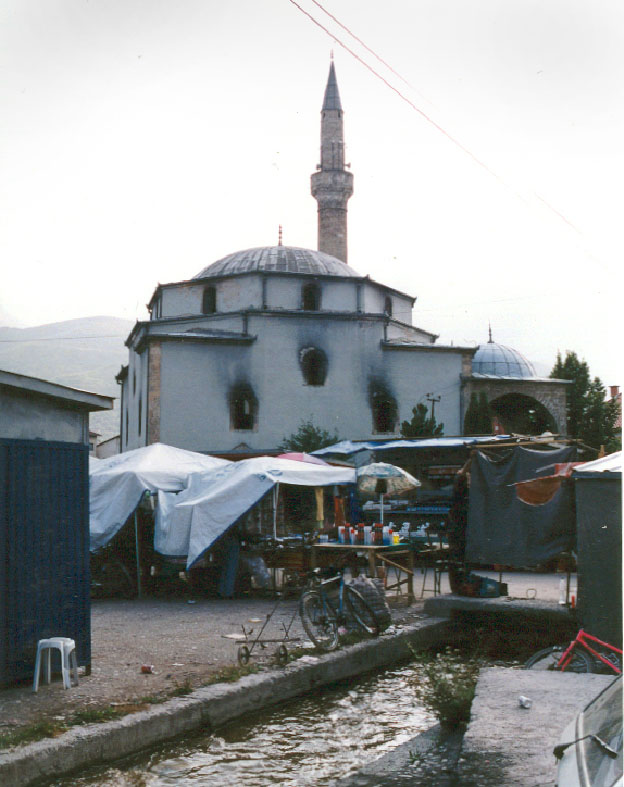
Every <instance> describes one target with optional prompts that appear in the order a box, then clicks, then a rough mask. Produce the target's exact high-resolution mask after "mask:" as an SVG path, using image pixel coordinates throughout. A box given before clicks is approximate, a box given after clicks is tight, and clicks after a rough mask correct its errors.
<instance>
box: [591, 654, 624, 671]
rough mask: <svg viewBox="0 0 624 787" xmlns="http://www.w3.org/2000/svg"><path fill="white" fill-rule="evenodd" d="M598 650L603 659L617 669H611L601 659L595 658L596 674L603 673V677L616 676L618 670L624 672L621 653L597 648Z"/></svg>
mask: <svg viewBox="0 0 624 787" xmlns="http://www.w3.org/2000/svg"><path fill="white" fill-rule="evenodd" d="M597 650H600V655H601V656H602V658H603V659H606V660H607V661H608V662H609V663H610V664H613V666H614V667H615V668H616V669H611V668H610V667H609V666H608V665H607V664H604V663H603V662H602V661H600V659H597V658H595V657H594V672H601V673H602V674H603V675H616V674H617V671H618V670H619V671H620V672H622V657H621V656H620V654H619V653H613V651H611V650H606V649H605V648H599V649H598V648H597Z"/></svg>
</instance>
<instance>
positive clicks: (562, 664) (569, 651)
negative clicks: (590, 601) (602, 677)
mask: <svg viewBox="0 0 624 787" xmlns="http://www.w3.org/2000/svg"><path fill="white" fill-rule="evenodd" d="M587 640H591V641H592V642H596V643H597V644H598V645H601V646H602V647H603V648H607V650H611V651H613V652H614V653H619V654H620V656H621V655H622V651H621V650H620V649H619V648H616V647H615V646H614V645H610V644H609V643H608V642H603V640H601V639H598V637H594V636H592V635H591V634H588V633H587V632H586V631H584V630H583V629H579V631H578V634H577V635H576V637H575V638H574V639H573V640H572V642H570V644H569V645H568V647H567V648H566V649H565V650H564V651H563V653H562V654H561V658H560V659H559V661H558V662H557V669H560V670H561V671H562V672H563V671H564V670H565V668H566V667H567V666H568V665H569V664H570V662H571V661H572V656H573V653H574V648H575V647H576V646H577V645H581V646H582V647H583V648H585V650H587V651H589V652H590V653H591V654H592V656H594V657H595V658H597V659H599V660H600V661H602V663H603V664H605V665H606V666H607V667H609V668H610V669H612V670H613V672H615V673H616V674H617V675H621V674H622V670H621V669H618V667H616V666H615V664H612V663H611V662H610V661H609V659H606V658H605V657H604V656H602V655H601V654H600V653H599V652H598V651H597V650H595V649H594V648H592V647H591V645H589V644H588V643H587Z"/></svg>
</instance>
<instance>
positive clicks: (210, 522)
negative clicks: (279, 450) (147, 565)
mask: <svg viewBox="0 0 624 787" xmlns="http://www.w3.org/2000/svg"><path fill="white" fill-rule="evenodd" d="M354 482H355V472H354V470H353V468H351V467H331V466H329V465H328V466H324V465H316V464H310V463H308V462H296V461H293V460H291V459H277V458H272V457H267V456H262V457H258V458H256V459H244V460H243V461H241V462H233V463H231V464H230V465H228V466H227V467H222V468H216V469H215V470H212V471H208V472H204V473H201V474H197V475H194V476H192V477H191V479H190V482H189V485H188V488H187V489H185V490H184V491H183V492H180V493H179V494H177V495H176V494H166V493H160V494H159V495H158V509H157V514H156V528H155V535H154V548H155V549H156V550H157V551H158V552H160V553H161V554H163V555H167V556H170V557H173V556H184V555H186V556H187V563H186V565H187V568H190V567H191V566H192V565H193V563H195V562H196V561H197V560H199V559H200V558H201V556H202V555H203V554H204V552H206V550H208V549H210V547H211V546H212V545H213V544H214V542H215V541H216V540H217V539H218V538H219V536H221V535H223V533H225V532H226V530H228V529H229V528H230V527H231V526H232V525H233V524H234V523H235V522H236V521H237V520H238V519H239V518H240V517H241V516H242V515H243V514H245V513H246V512H247V511H249V509H250V508H251V507H252V506H254V505H255V504H256V503H257V502H258V500H260V498H261V497H263V495H265V494H266V493H267V492H268V491H269V489H271V488H272V487H273V486H275V484H294V485H297V486H332V485H343V484H352V483H354Z"/></svg>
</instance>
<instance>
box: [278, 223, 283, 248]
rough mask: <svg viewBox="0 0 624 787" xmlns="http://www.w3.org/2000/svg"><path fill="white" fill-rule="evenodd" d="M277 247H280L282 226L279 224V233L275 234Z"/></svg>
mask: <svg viewBox="0 0 624 787" xmlns="http://www.w3.org/2000/svg"><path fill="white" fill-rule="evenodd" d="M277 245H278V246H281V245H282V225H281V224H280V225H279V231H278V233H277Z"/></svg>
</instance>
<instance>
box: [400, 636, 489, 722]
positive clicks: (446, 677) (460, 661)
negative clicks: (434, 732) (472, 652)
mask: <svg viewBox="0 0 624 787" xmlns="http://www.w3.org/2000/svg"><path fill="white" fill-rule="evenodd" d="M414 661H415V665H416V667H417V676H416V678H415V680H414V684H413V685H414V691H415V693H416V696H417V697H418V699H419V700H420V701H421V702H422V703H423V705H424V706H425V707H426V708H427V709H428V710H430V711H432V712H433V713H434V714H435V715H436V716H437V718H438V719H439V721H440V722H441V723H442V724H446V725H447V726H449V727H458V726H462V725H464V724H467V723H468V722H469V721H470V707H471V705H472V700H473V697H474V692H475V686H476V685H477V678H478V676H479V667H480V664H481V662H480V660H479V659H478V658H476V657H474V656H466V655H462V654H461V653H460V652H459V651H458V650H451V649H447V650H444V651H441V652H440V653H428V652H427V653H414Z"/></svg>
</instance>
